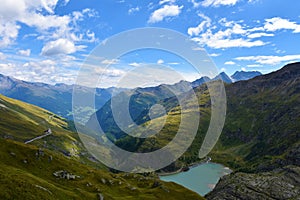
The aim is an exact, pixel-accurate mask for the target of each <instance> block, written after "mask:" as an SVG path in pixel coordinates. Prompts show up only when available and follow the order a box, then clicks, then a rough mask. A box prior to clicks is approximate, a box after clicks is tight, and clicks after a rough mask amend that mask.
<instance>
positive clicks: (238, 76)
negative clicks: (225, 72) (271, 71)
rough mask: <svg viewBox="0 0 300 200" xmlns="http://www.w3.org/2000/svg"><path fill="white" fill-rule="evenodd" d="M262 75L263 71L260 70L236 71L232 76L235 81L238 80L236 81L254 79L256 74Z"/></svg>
mask: <svg viewBox="0 0 300 200" xmlns="http://www.w3.org/2000/svg"><path fill="white" fill-rule="evenodd" d="M260 75H262V73H260V72H259V71H236V72H235V73H234V74H233V75H232V76H231V78H232V80H233V81H234V82H236V81H243V80H248V79H252V78H254V77H256V76H260Z"/></svg>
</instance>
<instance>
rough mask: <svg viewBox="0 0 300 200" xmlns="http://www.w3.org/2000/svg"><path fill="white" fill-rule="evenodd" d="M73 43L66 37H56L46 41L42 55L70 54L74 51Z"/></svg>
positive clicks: (75, 48)
mask: <svg viewBox="0 0 300 200" xmlns="http://www.w3.org/2000/svg"><path fill="white" fill-rule="evenodd" d="M76 50H77V47H76V46H75V44H74V43H73V42H71V41H69V40H67V39H58V40H55V41H51V42H48V43H47V44H46V45H45V46H44V47H43V49H42V53H41V54H42V55H44V56H53V55H59V54H71V53H74V52H76Z"/></svg>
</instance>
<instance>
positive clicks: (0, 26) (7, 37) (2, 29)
mask: <svg viewBox="0 0 300 200" xmlns="http://www.w3.org/2000/svg"><path fill="white" fill-rule="evenodd" d="M0 7H1V6H0ZM0 16H1V13H0ZM19 29H20V26H19V25H17V24H16V23H15V22H6V21H4V20H3V21H2V20H1V18H0V48H4V47H7V46H9V45H11V44H12V43H13V42H14V41H15V40H16V38H17V37H18V33H19Z"/></svg>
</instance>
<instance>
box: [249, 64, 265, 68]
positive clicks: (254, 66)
mask: <svg viewBox="0 0 300 200" xmlns="http://www.w3.org/2000/svg"><path fill="white" fill-rule="evenodd" d="M247 67H250V68H257V67H262V66H261V65H258V64H251V65H247Z"/></svg>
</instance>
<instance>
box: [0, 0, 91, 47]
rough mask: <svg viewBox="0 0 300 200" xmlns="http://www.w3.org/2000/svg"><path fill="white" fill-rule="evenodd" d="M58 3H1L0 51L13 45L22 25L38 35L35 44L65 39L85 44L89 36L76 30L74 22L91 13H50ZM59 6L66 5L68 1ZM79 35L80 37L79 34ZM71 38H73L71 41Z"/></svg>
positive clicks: (30, 0)
mask: <svg viewBox="0 0 300 200" xmlns="http://www.w3.org/2000/svg"><path fill="white" fill-rule="evenodd" d="M58 2H59V0H41V1H36V0H2V1H1V6H0V16H1V17H0V48H4V47H7V46H10V45H12V44H14V42H15V41H16V39H17V37H18V33H19V29H21V28H22V26H23V25H24V24H25V25H27V26H29V27H32V28H34V29H35V31H36V32H37V33H38V34H39V36H37V39H39V40H44V41H49V40H54V39H60V38H65V39H68V40H73V41H84V42H89V41H90V39H89V38H88V37H89V36H87V35H86V34H85V33H84V32H85V31H86V30H82V29H80V28H78V24H77V22H79V21H81V20H82V19H83V18H84V17H85V16H88V17H92V16H95V11H93V10H91V9H84V10H82V11H81V12H73V13H71V14H69V15H56V14H55V12H54V11H55V8H56V7H57V5H58ZM61 3H62V4H64V5H66V4H67V3H68V0H64V3H63V2H61ZM74 13H77V15H76V14H74ZM81 31H83V33H80V32H81ZM75 35H76V37H74V36H75ZM73 38H76V39H77V40H75V39H73ZM86 38H87V39H86Z"/></svg>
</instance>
